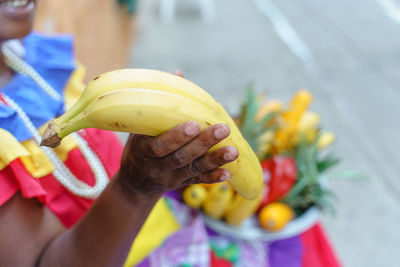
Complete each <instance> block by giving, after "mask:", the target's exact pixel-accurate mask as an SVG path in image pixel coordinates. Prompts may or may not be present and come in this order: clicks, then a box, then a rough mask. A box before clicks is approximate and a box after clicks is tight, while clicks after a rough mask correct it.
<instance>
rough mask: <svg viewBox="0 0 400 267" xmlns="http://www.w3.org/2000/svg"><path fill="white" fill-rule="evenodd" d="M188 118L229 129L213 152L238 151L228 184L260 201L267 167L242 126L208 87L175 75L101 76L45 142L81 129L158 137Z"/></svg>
mask: <svg viewBox="0 0 400 267" xmlns="http://www.w3.org/2000/svg"><path fill="white" fill-rule="evenodd" d="M187 121H196V122H198V123H199V124H200V127H201V129H204V128H206V127H208V126H210V125H213V124H217V123H225V124H227V125H228V126H229V127H230V129H231V133H230V136H229V137H228V138H226V139H225V140H223V141H222V142H220V143H219V144H217V145H216V146H214V147H213V148H212V150H215V149H218V148H220V147H223V146H226V145H232V146H235V147H236V148H237V149H238V151H239V157H238V159H237V160H235V161H234V162H231V163H229V164H227V165H226V166H225V167H226V168H227V169H228V170H229V171H230V172H231V174H232V179H231V180H230V181H229V183H230V184H231V185H232V187H233V188H234V189H235V190H236V191H237V192H238V193H239V194H241V195H242V196H243V197H244V198H247V199H256V198H257V197H258V196H259V195H260V193H261V190H262V183H263V182H262V169H261V166H260V163H259V161H258V159H257V156H256V155H255V153H254V152H253V151H252V149H251V147H250V146H249V145H248V143H247V142H246V140H245V139H244V138H243V136H242V135H241V133H240V130H239V129H238V127H237V126H236V125H235V123H234V121H233V120H232V118H231V117H230V116H229V115H228V113H227V112H226V111H225V109H224V108H223V107H222V106H221V105H220V104H219V103H217V102H216V101H215V100H214V98H213V97H211V96H210V95H209V94H208V93H207V92H206V91H204V90H203V89H201V88H200V87H199V86H197V85H195V84H194V83H192V82H190V81H188V80H186V79H184V78H181V77H178V76H176V75H173V74H169V73H165V72H161V71H156V70H148V69H123V70H116V71H112V72H108V73H104V74H101V75H99V76H97V77H96V78H94V79H93V80H92V81H90V82H89V84H88V85H87V87H86V88H85V90H84V91H83V93H82V95H81V97H80V98H79V100H78V101H77V102H76V103H75V104H74V105H73V106H72V107H71V108H70V109H69V110H67V112H65V113H64V114H63V115H62V116H61V117H59V118H57V119H55V120H53V121H52V122H51V123H49V125H48V127H47V129H46V130H45V133H44V135H43V139H42V145H45V146H50V147H55V146H57V145H59V143H60V141H61V139H62V138H64V137H65V136H67V135H69V134H70V133H72V132H75V131H78V130H80V129H82V128H100V129H104V130H111V131H122V132H131V133H136V134H145V135H151V136H156V135H159V134H161V133H162V132H164V131H167V130H169V129H171V128H173V127H175V126H177V125H179V124H181V123H184V122H187Z"/></svg>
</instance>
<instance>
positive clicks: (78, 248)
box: [38, 178, 160, 267]
mask: <svg viewBox="0 0 400 267" xmlns="http://www.w3.org/2000/svg"><path fill="white" fill-rule="evenodd" d="M159 197H160V196H159V195H156V196H152V197H149V196H143V195H139V194H136V193H134V192H131V191H128V189H127V188H124V186H123V185H122V183H121V182H120V181H119V179H118V178H116V179H114V180H113V181H112V182H111V183H110V185H109V186H108V187H107V188H106V190H105V191H104V192H103V194H102V195H101V196H100V197H99V198H98V199H97V200H96V202H95V203H94V204H93V206H92V207H91V209H90V210H89V211H88V212H87V214H86V215H85V216H84V217H83V218H82V219H81V220H80V221H79V222H78V223H77V224H76V225H75V226H74V227H72V228H71V229H69V230H67V231H65V232H64V233H63V234H62V235H60V236H58V237H57V238H55V239H54V240H53V241H52V242H51V243H50V244H49V246H48V247H47V248H46V250H45V251H44V252H43V255H42V257H41V259H40V263H39V264H38V266H39V267H47V266H60V267H63V266H74V267H78V266H85V267H89V266H96V267H102V266H112V267H115V266H122V265H123V262H124V260H125V258H126V256H127V254H128V252H129V249H130V247H131V245H132V242H133V240H134V239H135V237H136V235H137V234H138V232H139V230H140V228H141V227H142V225H143V223H144V222H145V220H146V218H147V216H148V215H149V213H150V211H151V209H152V208H153V206H154V205H155V203H156V202H157V200H158V199H159Z"/></svg>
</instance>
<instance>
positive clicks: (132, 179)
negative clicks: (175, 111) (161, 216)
mask: <svg viewBox="0 0 400 267" xmlns="http://www.w3.org/2000/svg"><path fill="white" fill-rule="evenodd" d="M229 133H230V129H229V127H228V126H227V125H225V124H216V125H213V126H210V127H209V128H207V129H205V130H203V131H200V127H199V125H198V124H197V123H196V122H192V121H190V122H187V123H184V124H181V125H179V126H177V127H175V128H173V129H171V130H169V131H167V132H165V133H163V134H161V135H159V136H157V137H150V136H144V135H133V134H132V135H131V136H130V137H129V139H128V143H127V145H126V147H125V151H124V154H123V156H122V162H121V169H120V171H119V174H118V177H117V179H120V181H121V182H122V183H123V185H124V187H127V188H129V189H130V190H132V191H134V192H135V193H140V194H144V195H148V196H154V197H160V196H161V195H162V194H163V193H165V192H167V191H170V190H173V189H177V188H179V187H182V186H184V185H189V184H194V183H216V182H221V181H225V180H228V179H230V177H231V176H230V173H229V171H227V170H226V169H222V168H220V167H221V166H222V165H224V164H226V163H229V162H231V161H233V160H235V159H236V158H237V157H238V151H237V149H236V148H234V147H232V146H226V147H222V148H220V149H217V150H215V151H213V152H207V151H208V150H209V149H210V148H211V147H212V146H214V145H215V144H217V143H218V142H220V141H221V140H223V139H224V138H226V137H227V136H228V135H229Z"/></svg>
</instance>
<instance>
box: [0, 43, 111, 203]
mask: <svg viewBox="0 0 400 267" xmlns="http://www.w3.org/2000/svg"><path fill="white" fill-rule="evenodd" d="M1 50H2V53H3V54H4V56H5V58H6V63H7V64H8V66H9V67H10V68H12V69H14V70H15V71H16V72H19V73H21V74H24V75H26V76H28V77H30V78H32V79H33V80H34V81H35V82H36V83H37V84H38V85H39V86H40V87H41V88H42V89H43V90H44V91H45V92H46V93H47V94H48V95H49V96H50V97H52V98H53V99H54V100H61V95H60V94H59V93H58V92H57V91H56V90H54V89H53V88H52V87H51V85H49V84H48V83H47V82H46V81H45V80H44V79H43V78H42V77H41V76H40V74H39V73H37V72H36V71H35V70H34V69H33V68H32V67H31V66H30V65H29V64H28V63H26V62H25V61H24V60H22V59H21V58H20V57H19V56H17V55H16V54H14V53H13V52H12V50H11V49H10V48H8V47H7V46H6V45H3V46H2V49H1ZM3 98H4V100H5V101H6V102H7V104H8V105H9V106H10V107H11V108H13V109H14V110H15V111H16V112H17V114H18V116H19V117H20V118H21V119H22V121H23V122H24V124H25V126H26V127H27V129H28V131H29V132H30V133H31V135H32V136H33V138H34V140H35V141H36V142H37V143H38V144H39V143H40V141H41V136H40V133H39V132H38V130H37V129H36V127H35V126H34V125H33V123H32V121H31V120H30V118H29V117H28V115H27V114H26V113H25V112H24V111H23V110H22V108H21V107H20V106H19V105H18V104H17V103H16V102H15V101H14V100H13V99H11V98H10V97H9V96H7V95H5V94H4V93H3ZM73 138H74V139H75V141H76V142H77V144H78V147H79V149H80V150H81V152H82V154H83V156H84V157H85V159H86V160H87V161H88V163H89V165H90V167H91V169H92V171H93V173H94V176H95V180H96V182H95V185H94V186H89V185H88V184H86V183H84V182H83V181H81V180H79V179H78V178H76V177H75V175H73V174H72V173H71V171H70V170H69V169H68V168H67V167H66V166H65V164H64V163H63V162H62V161H61V160H60V158H59V157H58V156H57V154H56V153H55V152H54V151H53V150H52V149H51V148H47V147H43V151H44V152H45V153H46V155H47V156H48V157H49V159H50V161H51V162H52V163H53V165H54V167H55V171H54V172H53V174H54V176H55V178H56V179H57V180H58V181H59V182H60V183H61V184H62V185H63V186H64V187H65V188H67V189H68V190H69V191H71V192H72V193H73V194H75V195H78V196H81V197H85V198H96V197H97V196H98V195H99V194H100V193H101V192H102V191H103V190H104V188H105V187H106V186H107V184H108V182H109V179H108V175H107V172H106V170H105V169H104V166H103V164H102V163H101V161H100V159H99V158H98V156H97V155H96V154H95V153H94V151H92V150H91V149H90V147H89V145H88V143H87V142H86V140H85V139H84V138H83V137H82V136H80V135H79V134H77V133H73Z"/></svg>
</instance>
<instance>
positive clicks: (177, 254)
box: [137, 195, 303, 267]
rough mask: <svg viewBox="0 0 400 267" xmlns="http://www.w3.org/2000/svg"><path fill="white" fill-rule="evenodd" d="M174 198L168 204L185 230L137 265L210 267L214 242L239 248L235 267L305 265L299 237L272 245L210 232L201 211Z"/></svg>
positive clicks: (145, 266)
mask: <svg viewBox="0 0 400 267" xmlns="http://www.w3.org/2000/svg"><path fill="white" fill-rule="evenodd" d="M175 197H176V195H175ZM174 199H175V198H174ZM174 199H169V200H168V202H169V204H170V207H171V208H172V209H173V210H174V214H175V215H176V217H177V219H178V221H179V222H180V223H181V225H182V229H181V230H180V231H178V232H177V233H175V234H174V235H172V236H170V237H169V238H168V239H167V240H166V241H165V242H164V244H163V245H162V246H160V247H159V248H157V249H156V250H154V251H153V252H152V253H151V254H150V255H149V257H147V258H146V259H145V260H144V261H142V262H141V263H140V264H139V265H137V266H139V267H155V266H157V267H179V266H184V264H187V266H193V267H208V266H210V258H209V257H210V251H211V246H210V243H213V245H214V246H215V245H217V246H218V247H219V248H222V249H223V248H224V247H226V246H227V245H229V244H232V243H234V244H236V245H237V246H238V248H239V260H238V262H236V263H235V265H234V266H235V267H300V266H301V262H302V252H303V250H302V244H301V241H300V238H299V236H296V237H293V238H288V239H285V240H279V241H274V242H271V243H267V242H261V241H252V242H248V241H243V240H236V239H233V238H231V237H228V236H223V235H220V234H218V233H216V232H215V231H213V230H211V229H208V228H207V227H206V226H205V225H204V222H203V219H202V216H201V215H200V214H199V213H198V212H193V210H191V209H190V208H188V207H187V206H185V205H182V204H181V203H179V201H176V200H174Z"/></svg>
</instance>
